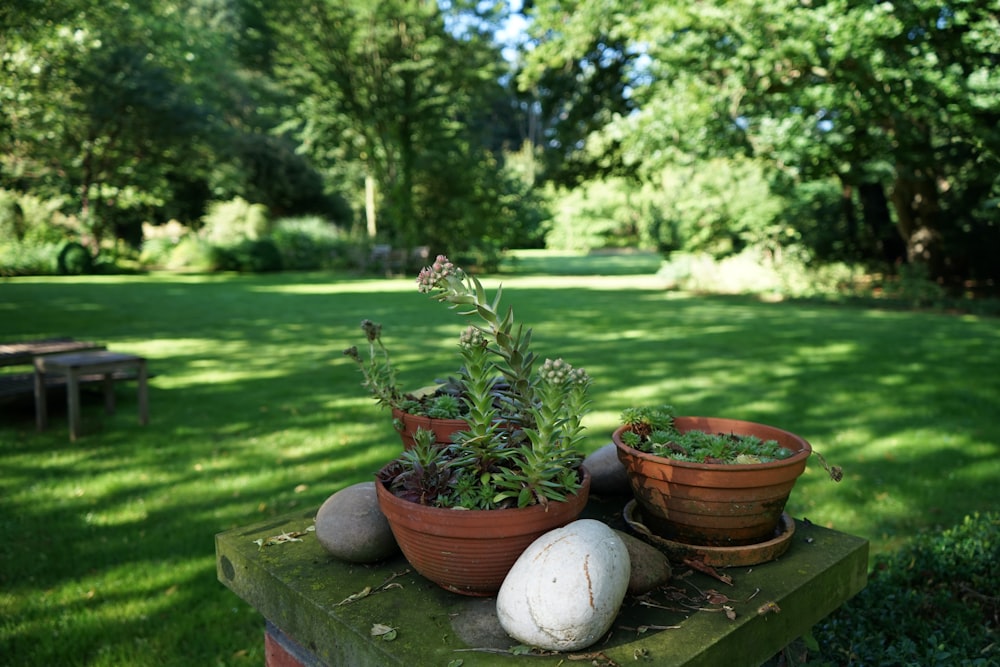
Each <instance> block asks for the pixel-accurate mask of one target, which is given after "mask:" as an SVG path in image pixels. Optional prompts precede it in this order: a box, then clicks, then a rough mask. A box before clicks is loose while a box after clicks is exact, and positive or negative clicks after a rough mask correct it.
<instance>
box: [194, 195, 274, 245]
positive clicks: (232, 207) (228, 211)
mask: <svg viewBox="0 0 1000 667" xmlns="http://www.w3.org/2000/svg"><path fill="white" fill-rule="evenodd" d="M269 229H270V220H269V217H268V210H267V207H266V206H264V205H263V204H251V203H250V202H248V201H247V200H245V199H243V198H242V197H236V198H234V199H231V200H229V201H225V202H213V203H212V204H210V205H209V208H208V212H207V213H206V214H205V217H204V218H202V226H201V229H200V230H199V231H198V234H199V235H200V236H201V238H203V239H204V240H205V241H207V242H208V243H211V244H212V245H219V246H227V245H235V244H237V243H240V242H241V241H245V240H251V241H254V240H257V239H259V238H263V237H264V236H266V235H267V233H268V231H269Z"/></svg>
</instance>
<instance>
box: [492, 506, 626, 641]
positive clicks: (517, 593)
mask: <svg viewBox="0 0 1000 667" xmlns="http://www.w3.org/2000/svg"><path fill="white" fill-rule="evenodd" d="M629 572H630V563H629V556H628V550H627V549H626V548H625V544H624V542H622V540H621V538H619V537H618V535H617V534H615V531H613V530H612V529H611V528H609V527H608V526H607V525H605V524H604V523H601V522H600V521H595V520H594V519H580V520H578V521H574V522H572V523H570V524H568V525H566V526H563V527H562V528H557V529H556V530H552V531H549V532H548V533H545V534H544V535H542V536H541V537H539V538H538V539H537V540H535V541H534V542H532V543H531V544H530V545H529V546H528V548H527V549H525V551H524V553H522V554H521V556H520V557H519V558H518V559H517V562H516V563H514V567H512V568H511V570H510V572H509V573H508V574H507V577H506V579H504V582H503V585H502V586H501V587H500V591H499V593H498V594H497V616H498V617H499V619H500V625H502V626H503V629H504V630H505V631H506V632H507V634H509V635H510V636H511V637H513V638H514V639H516V640H518V641H519V642H521V643H523V644H527V645H529V646H535V647H538V648H541V649H546V650H550V651H575V650H579V649H582V648H585V647H587V646H590V645H591V644H593V643H595V642H597V641H598V640H599V639H600V638H601V637H602V636H603V635H604V633H605V632H607V631H608V629H609V628H610V627H611V624H612V623H613V622H614V620H615V617H616V616H617V615H618V610H619V608H620V607H621V604H622V600H623V599H624V598H625V592H626V590H627V588H628V582H629Z"/></svg>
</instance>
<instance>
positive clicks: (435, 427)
mask: <svg viewBox="0 0 1000 667" xmlns="http://www.w3.org/2000/svg"><path fill="white" fill-rule="evenodd" d="M392 418H393V420H394V423H397V422H395V420H399V421H398V423H399V424H401V427H398V428H397V429H396V430H397V431H399V437H400V439H402V441H403V449H410V448H412V447H413V445H414V442H413V434H414V433H416V432H417V429H418V428H422V429H424V430H425V431H434V441H435V442H437V443H439V444H442V445H450V444H451V434H452V433H455V432H457V431H465V430H468V428H469V423H468V422H467V421H465V420H464V419H433V418H431V417H421V416H418V415H411V414H410V413H408V412H403V411H402V410H400V409H398V408H393V409H392Z"/></svg>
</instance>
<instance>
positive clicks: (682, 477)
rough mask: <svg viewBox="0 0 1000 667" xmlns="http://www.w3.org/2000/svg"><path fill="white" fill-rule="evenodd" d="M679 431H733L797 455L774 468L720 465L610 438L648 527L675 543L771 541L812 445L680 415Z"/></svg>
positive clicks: (756, 427) (739, 424)
mask: <svg viewBox="0 0 1000 667" xmlns="http://www.w3.org/2000/svg"><path fill="white" fill-rule="evenodd" d="M674 425H675V426H676V427H677V429H678V430H680V431H681V432H687V431H705V432H706V433H735V434H738V435H754V436H757V437H758V438H761V439H762V440H777V441H778V443H779V444H780V445H781V446H782V447H785V448H787V449H790V450H792V451H793V452H795V454H793V455H792V456H790V457H789V458H787V459H783V460H781V461H774V462H771V463H753V464H740V465H720V464H712V463H688V462H685V461H675V460H672V459H669V458H665V457H661V456H654V455H652V454H647V453H645V452H641V451H639V450H637V449H633V448H632V447H629V446H628V445H626V444H624V443H623V442H622V441H621V434H622V433H623V432H624V431H625V430H627V429H628V427H627V426H621V427H619V428H618V429H616V430H615V432H614V433H613V434H612V436H611V439H612V440H613V441H614V443H615V446H616V447H617V448H618V459H619V460H620V461H621V462H622V464H623V465H624V466H625V469H626V472H627V473H628V478H629V485H630V486H631V487H632V493H633V494H634V495H635V498H636V500H637V501H638V502H639V505H640V507H641V509H642V514H643V519H644V522H645V525H646V526H647V527H648V528H650V529H651V530H652V531H653V532H654V533H656V534H657V535H660V536H662V537H665V538H667V539H670V540H674V541H677V542H683V543H686V544H697V545H707V546H737V545H747V544H757V543H759V542H763V541H766V540H770V539H773V538H774V536H775V531H776V530H777V528H778V522H779V521H780V520H781V514H782V512H783V511H784V509H785V503H786V502H787V501H788V496H789V494H790V493H791V491H792V487H793V486H795V482H796V480H797V479H798V477H799V475H801V474H802V472H803V471H804V470H805V467H806V460H807V459H808V458H809V455H810V454H811V453H812V447H811V446H810V445H809V443H808V442H806V441H805V440H804V439H803V438H801V437H799V436H797V435H795V434H794V433H789V432H788V431H783V430H781V429H779V428H774V427H773V426H766V425H764V424H756V423H754V422H747V421H740V420H736V419H719V418H713V417H677V418H675V419H674Z"/></svg>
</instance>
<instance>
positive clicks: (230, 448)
mask: <svg viewBox="0 0 1000 667" xmlns="http://www.w3.org/2000/svg"><path fill="white" fill-rule="evenodd" d="M657 265H658V259H657V258H656V257H655V256H649V257H630V256H623V257H617V256H616V257H611V258H606V257H598V258H593V257H585V256H567V257H561V258H560V257H552V256H546V255H545V254H542V253H528V254H525V255H524V256H523V257H522V260H521V263H520V264H519V265H515V266H513V267H510V268H508V267H506V266H505V267H504V273H503V274H502V275H501V276H500V277H498V278H497V277H492V276H485V277H483V280H484V283H485V284H486V286H487V288H489V289H493V288H494V287H496V285H497V284H499V283H500V282H502V283H503V285H504V295H505V297H504V300H505V303H507V304H510V305H513V306H514V308H515V310H516V312H517V314H518V316H519V317H520V318H522V319H523V320H525V321H526V322H528V323H529V324H531V325H532V326H533V327H534V330H535V331H534V339H535V341H536V344H537V346H538V348H539V352H540V354H542V355H543V356H553V357H564V358H565V359H566V360H568V361H570V362H571V363H573V364H575V365H579V366H583V367H585V368H586V369H587V370H588V372H589V373H590V374H591V375H592V376H593V378H594V392H593V398H594V411H593V412H592V413H591V414H589V415H588V416H587V418H586V422H585V423H586V424H587V426H588V434H587V439H586V442H585V447H586V448H587V449H588V450H593V449H596V448H597V447H600V446H602V445H604V444H605V443H607V442H608V441H609V440H610V433H611V431H612V430H613V429H614V427H615V425H616V424H617V419H618V415H619V413H620V412H621V410H622V409H623V408H624V407H627V406H629V405H633V404H639V403H671V404H673V405H675V406H676V407H677V408H678V410H679V411H680V412H682V413H686V414H702V415H718V416H727V417H734V418H741V419H749V420H754V421H762V422H767V423H771V424H774V425H776V426H779V427H782V428H786V429H788V430H792V431H795V432H797V433H799V434H801V435H803V436H804V437H805V438H806V439H808V440H809V441H810V442H811V443H812V444H813V446H814V447H815V448H816V449H817V450H818V451H820V452H821V453H822V454H823V455H824V456H825V457H826V458H827V459H828V460H829V461H830V462H831V463H834V464H837V465H841V466H843V468H844V471H845V480H844V482H842V483H841V484H839V485H838V484H834V483H832V482H831V481H830V480H829V479H828V478H827V477H826V474H825V472H824V471H823V469H822V468H821V467H820V466H819V465H818V463H817V462H816V461H815V460H813V461H811V462H810V465H809V467H808V468H807V472H806V474H805V475H804V476H803V478H802V479H801V480H800V482H799V483H798V485H797V486H796V488H795V490H794V492H793V494H792V498H791V501H790V503H789V511H790V512H791V513H792V514H793V515H794V516H796V517H807V518H809V519H810V520H811V521H814V522H815V523H818V524H821V525H826V526H831V527H833V528H836V529H839V530H843V531H847V532H851V533H854V534H858V535H862V536H864V537H866V538H868V539H870V540H872V544H873V549H874V551H880V550H885V549H891V548H894V547H895V546H898V545H899V544H901V543H902V542H903V541H905V540H907V539H908V538H909V537H911V536H913V535H914V534H916V533H918V532H929V531H938V530H940V529H941V528H943V527H946V526H950V525H952V524H954V523H957V522H958V521H960V520H961V518H962V517H963V516H964V515H966V514H969V513H971V512H974V511H977V510H987V509H995V508H996V507H997V506H1000V490H998V488H997V485H996V483H995V480H996V479H1000V436H998V435H997V433H996V424H995V414H996V405H998V404H1000V377H998V376H1000V374H998V373H996V369H998V368H1000V326H998V325H997V322H996V321H995V320H987V319H980V318H975V317H955V316H946V315H936V314H929V313H906V312H882V311H872V310H862V309H853V308H846V307H835V306H825V305H817V304H792V303H776V304H765V303H760V302H757V301H754V300H752V299H749V298H738V297H715V298H702V297H695V296H691V295H685V294H679V293H670V292H664V291H663V290H662V289H661V287H660V286H659V284H658V282H657V281H656V279H655V277H654V276H653V274H654V273H655V270H656V268H657ZM586 267H590V268H589V269H587V270H588V272H589V274H590V275H576V274H577V273H578V272H580V271H582V270H585V268H586ZM636 267H640V268H641V269H642V270H643V271H645V273H643V274H640V275H631V274H630V273H629V272H630V271H633V270H636ZM546 269H548V270H549V272H550V273H552V274H558V275H556V276H555V277H553V276H552V275H547V274H546V273H544V271H545V270H546ZM595 274H604V275H603V276H596V275H595ZM366 317H369V318H371V319H374V320H376V321H380V322H382V323H383V325H384V327H385V339H386V342H387V344H388V345H389V346H390V349H391V350H392V353H393V358H394V360H395V361H396V363H397V365H398V366H399V369H400V378H401V380H402V382H403V383H404V385H405V386H408V387H412V386H422V385H426V384H428V383H429V381H430V380H432V379H433V378H435V377H442V376H444V375H447V374H449V373H454V372H455V371H456V370H457V358H456V356H455V354H454V346H455V342H456V340H457V335H458V332H459V331H460V330H461V328H462V320H461V318H460V316H458V315H457V314H455V313H454V312H449V311H448V310H447V309H446V308H444V307H443V306H441V305H439V304H434V303H431V302H428V300H427V299H426V297H422V296H420V295H419V294H417V293H416V290H415V287H414V282H413V279H412V277H408V278H399V279H391V280H369V279H360V278H356V277H347V276H330V275H324V274H298V275H289V274H278V275H269V276H233V275H225V276H169V275H152V276H143V277H112V276H99V277H85V278H79V279H73V280H72V281H70V280H60V279H53V278H29V279H18V280H8V281H5V282H3V283H0V340H11V339H18V338H26V337H41V336H55V335H73V336H76V337H78V338H84V339H91V340H97V341H100V342H104V343H107V344H108V345H109V346H111V347H112V349H116V350H122V351H129V352H135V353H139V354H143V355H145V356H147V357H148V358H149V359H150V367H151V370H152V371H153V372H154V373H155V377H154V378H153V380H152V381H151V417H152V423H151V424H150V425H149V426H147V427H142V426H140V425H139V424H138V423H137V420H136V416H135V395H134V387H133V386H132V385H123V386H121V387H119V389H118V407H119V410H118V414H117V415H114V416H112V417H109V416H106V415H104V413H103V410H102V406H101V403H100V400H99V398H97V400H88V401H87V402H86V405H85V410H84V416H83V428H84V436H83V437H82V438H81V440H80V441H79V442H77V443H74V444H71V443H69V442H68V438H67V434H66V421H65V413H64V410H65V409H64V408H63V407H62V405H61V401H59V400H53V401H52V402H51V404H50V407H51V408H52V409H53V412H54V414H53V416H52V426H51V428H50V429H49V430H48V431H46V432H44V433H37V432H36V431H35V427H34V420H33V414H32V407H31V402H30V400H29V401H27V402H25V403H21V404H14V405H9V406H6V408H5V409H3V410H2V412H0V445H2V446H0V486H2V488H3V493H2V494H0V528H2V530H3V534H4V535H5V539H4V540H0V562H2V563H3V568H2V570H0V656H3V657H4V658H6V657H7V656H17V663H16V664H23V665H52V664H58V665H88V666H89V665H177V666H180V665H185V666H186V665H190V664H199V665H202V664H216V665H255V666H256V665H260V664H262V662H263V657H262V649H263V647H262V641H261V619H260V617H259V616H258V615H257V614H256V613H255V612H254V611H253V610H252V609H250V608H249V607H248V606H247V605H245V604H244V603H243V602H242V601H240V600H239V599H238V598H237V597H236V596H235V595H233V594H232V593H230V592H229V591H228V589H226V588H225V587H223V586H222V585H221V584H219V583H218V582H217V581H216V578H215V559H214V545H213V537H214V535H215V533H217V532H220V531H223V530H226V529H229V528H233V527H237V526H241V525H245V524H249V523H253V522H255V521H257V520H260V519H265V518H268V517H273V516H277V515H281V514H284V513H286V512H289V511H293V510H294V511H301V510H308V509H313V508H316V507H318V506H319V504H320V503H322V501H323V500H324V499H325V498H326V497H328V496H329V495H330V494H331V493H333V492H335V491H337V490H338V489H340V488H343V487H344V486H347V485H349V484H352V483H355V482H359V481H363V480H368V479H370V478H371V475H372V474H373V472H374V470H376V469H377V468H378V467H379V465H380V464H381V463H383V462H384V461H386V460H388V459H389V458H391V457H392V456H393V455H394V454H395V453H396V452H397V451H398V450H399V447H400V445H399V441H398V436H397V435H396V433H395V432H394V431H393V429H392V426H391V424H390V420H389V416H388V414H387V413H385V412H382V411H380V410H379V409H378V408H377V407H376V406H375V405H374V403H373V402H372V401H371V400H369V399H368V398H367V397H366V396H365V395H364V394H363V393H362V389H361V387H360V385H359V381H360V378H359V375H358V372H357V369H356V368H355V367H354V366H353V365H352V364H351V363H350V362H349V360H347V359H345V358H344V357H343V356H342V355H341V351H342V350H343V349H344V348H346V347H348V346H350V345H356V344H360V343H361V342H362V338H361V331H360V329H359V327H358V324H359V322H360V320H361V319H362V318H366Z"/></svg>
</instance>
